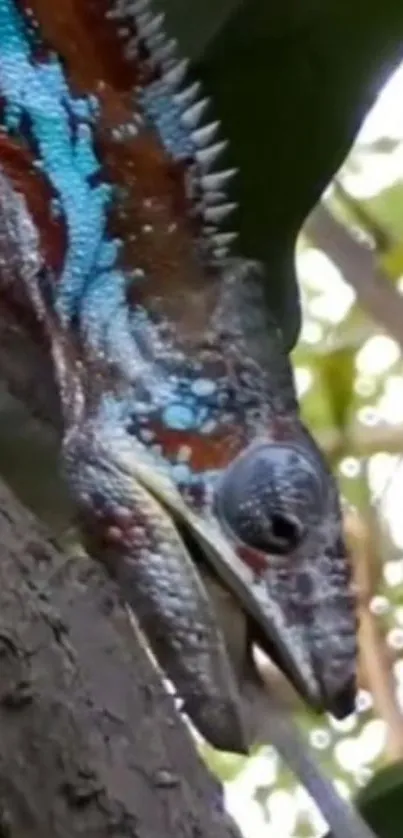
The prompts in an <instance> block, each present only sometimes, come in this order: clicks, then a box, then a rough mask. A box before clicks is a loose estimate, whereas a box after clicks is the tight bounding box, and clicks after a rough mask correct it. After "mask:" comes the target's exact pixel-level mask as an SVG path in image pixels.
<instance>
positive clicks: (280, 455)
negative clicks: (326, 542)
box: [215, 443, 325, 555]
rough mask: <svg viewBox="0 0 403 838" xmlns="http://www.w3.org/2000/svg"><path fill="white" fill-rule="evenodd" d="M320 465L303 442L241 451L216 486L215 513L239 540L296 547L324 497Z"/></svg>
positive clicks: (270, 547) (275, 548)
mask: <svg viewBox="0 0 403 838" xmlns="http://www.w3.org/2000/svg"><path fill="white" fill-rule="evenodd" d="M322 478H323V474H322V466H321V464H320V462H317V461H316V460H315V459H314V458H313V456H312V455H311V454H310V453H309V452H307V451H306V450H305V448H304V447H302V446H301V447H299V446H297V445H295V446H294V445H274V444H273V445H272V444H268V443H265V444H262V445H259V446H253V447H251V448H249V449H248V450H247V451H246V452H244V453H243V454H242V455H241V456H240V457H239V458H238V459H237V460H235V462H234V463H233V464H232V465H231V466H230V467H229V468H228V469H227V471H226V472H225V474H224V476H223V478H222V480H221V482H220V484H219V486H218V487H217V491H216V498H215V506H216V512H217V515H218V517H219V519H220V522H221V524H222V525H223V527H224V528H227V529H229V530H230V531H231V534H232V535H233V536H235V538H237V539H238V540H239V541H241V542H243V543H244V544H246V545H247V546H248V547H252V548H254V549H256V550H260V551H262V552H265V553H274V554H277V555H286V554H287V553H290V552H292V551H294V550H296V549H297V547H298V546H299V545H300V544H301V542H302V541H303V540H304V539H305V538H306V537H307V536H308V534H309V532H310V531H311V530H312V528H313V527H314V526H315V524H316V523H317V521H318V519H319V517H320V515H321V512H322V510H323V504H324V501H325V493H324V480H323V479H322Z"/></svg>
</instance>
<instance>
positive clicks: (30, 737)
mask: <svg viewBox="0 0 403 838" xmlns="http://www.w3.org/2000/svg"><path fill="white" fill-rule="evenodd" d="M0 532H1V543H2V556H1V562H0V671H1V678H0V834H1V835H7V836H8V838H59V836H60V838H62V836H63V838H66V836H69V838H74V836H76V835H77V836H80V837H81V836H82V835H83V834H85V835H86V836H88V838H91V836H94V838H95V836H96V838H102V836H105V838H107V836H108V838H110V836H112V835H116V836H119V838H123V836H127V838H130V836H133V838H134V836H136V838H150V836H155V835H164V836H171V835H175V838H177V836H189V838H190V836H192V838H194V836H195V835H198V836H199V837H200V838H207V836H208V837H209V838H212V836H216V837H217V838H230V836H232V838H234V836H237V835H238V833H237V831H236V829H235V827H234V825H233V824H232V822H230V819H229V818H228V816H227V815H225V814H224V813H223V812H222V810H221V798H220V791H219V785H218V784H217V783H216V781H214V780H213V778H212V777H210V776H209V774H208V772H207V769H206V768H205V767H204V766H203V764H202V762H201V760H200V759H199V758H198V757H197V754H196V752H195V748H194V746H193V744H192V740H191V737H190V735H189V734H188V732H187V730H186V728H185V727H184V725H183V724H182V723H181V721H180V719H179V717H178V715H177V713H176V711H175V708H174V705H173V700H172V698H171V697H170V696H169V695H168V694H166V692H165V691H164V690H163V688H162V686H161V683H160V679H159V677H158V674H157V672H156V671H155V669H154V666H153V665H152V663H151V661H150V659H149V657H148V656H147V654H146V652H145V651H144V648H143V646H142V644H141V642H140V639H139V637H137V636H136V635H135V634H134V633H133V630H132V629H131V626H130V622H129V619H128V615H127V612H126V610H125V608H124V606H123V605H122V603H121V602H120V600H119V596H118V593H117V589H116V586H115V585H114V583H113V582H112V581H111V580H110V579H109V578H107V577H106V576H105V574H104V573H103V571H102V568H100V567H98V566H97V565H96V563H95V562H92V561H90V560H87V559H85V558H83V557H76V558H74V560H70V561H69V560H68V559H66V557H63V556H62V555H61V554H60V553H58V551H57V550H56V549H55V545H54V544H52V543H51V541H50V540H49V539H48V538H46V537H45V536H44V534H43V532H42V531H41V529H40V527H39V525H38V524H37V523H35V521H34V520H33V518H32V517H31V516H30V515H28V513H27V512H26V511H25V510H24V509H23V508H22V507H21V505H20V504H19V503H18V502H17V501H16V500H15V499H14V498H13V496H12V495H11V493H10V492H9V491H8V489H6V488H5V487H4V485H3V484H1V483H0Z"/></svg>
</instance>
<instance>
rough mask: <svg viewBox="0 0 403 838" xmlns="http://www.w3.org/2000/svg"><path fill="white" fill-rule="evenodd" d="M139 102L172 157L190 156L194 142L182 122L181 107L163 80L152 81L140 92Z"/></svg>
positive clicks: (177, 158) (193, 148) (178, 158)
mask: <svg viewBox="0 0 403 838" xmlns="http://www.w3.org/2000/svg"><path fill="white" fill-rule="evenodd" d="M140 102H141V104H142V106H143V108H144V111H145V113H146V114H147V116H148V118H149V119H150V120H151V122H152V123H153V124H154V125H155V127H156V129H157V131H158V133H159V135H160V137H161V139H162V142H163V143H164V146H165V148H166V149H167V150H168V151H169V152H170V153H171V154H172V157H174V158H175V159H176V160H180V159H181V158H184V157H191V156H192V155H193V154H194V151H195V144H194V142H193V140H192V138H191V135H190V132H189V131H188V130H186V128H185V126H184V125H183V123H182V109H181V108H180V106H179V105H177V104H176V102H175V100H174V98H173V95H172V92H171V90H170V89H169V87H168V85H166V84H165V82H164V81H163V80H158V81H155V82H153V83H152V84H150V85H149V86H148V87H147V88H146V89H145V90H144V91H143V92H142V94H141V97H140Z"/></svg>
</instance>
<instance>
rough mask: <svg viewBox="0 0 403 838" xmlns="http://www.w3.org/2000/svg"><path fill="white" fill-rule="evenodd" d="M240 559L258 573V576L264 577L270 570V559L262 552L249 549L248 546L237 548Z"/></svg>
mask: <svg viewBox="0 0 403 838" xmlns="http://www.w3.org/2000/svg"><path fill="white" fill-rule="evenodd" d="M236 552H237V554H238V556H239V558H240V559H242V561H243V562H245V564H247V565H248V567H250V568H251V570H253V572H254V573H256V575H257V576H263V574H264V573H265V571H266V570H267V568H268V559H267V556H266V554H265V553H261V552H260V550H254V549H253V547H247V546H246V544H241V545H239V546H237V550H236Z"/></svg>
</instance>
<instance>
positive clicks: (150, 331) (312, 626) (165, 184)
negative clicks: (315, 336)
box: [0, 0, 358, 835]
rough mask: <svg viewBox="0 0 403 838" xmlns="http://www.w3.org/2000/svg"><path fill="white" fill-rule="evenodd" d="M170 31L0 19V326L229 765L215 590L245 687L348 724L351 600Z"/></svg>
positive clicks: (234, 746)
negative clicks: (28, 351)
mask: <svg viewBox="0 0 403 838" xmlns="http://www.w3.org/2000/svg"><path fill="white" fill-rule="evenodd" d="M162 26H163V19H162V16H154V15H153V14H152V12H151V10H150V5H149V0H135V2H132V0H57V2H53V1H52V0H0V114H1V117H0V118H1V124H0V255H1V259H0V290H1V298H0V306H1V309H2V312H3V315H4V313H5V312H6V313H7V316H9V317H10V318H11V320H12V322H13V323H15V328H16V329H20V330H21V329H22V330H24V332H25V333H28V332H29V334H30V335H31V336H32V338H33V341H34V342H35V343H36V344H37V345H39V344H40V345H41V346H43V347H44V349H45V353H46V354H47V355H48V356H49V357H51V359H52V363H53V366H54V374H55V379H56V382H57V385H58V389H59V393H60V401H61V411H62V416H63V439H62V444H61V457H62V464H63V469H64V473H65V475H66V479H67V480H68V483H69V486H70V489H71V492H72V496H73V498H74V500H75V502H76V504H77V508H78V509H79V513H80V519H81V522H82V525H83V530H84V532H85V533H86V534H87V539H88V542H89V543H90V545H91V552H92V554H93V555H95V556H96V557H97V558H100V559H101V560H102V561H104V562H106V564H107V565H108V567H109V568H110V570H111V572H112V573H113V575H114V576H115V577H116V578H117V580H118V581H119V583H120V585H121V586H122V590H123V591H124V594H125V597H126V599H127V601H128V603H129V604H130V606H131V607H132V609H133V611H134V614H135V616H136V618H137V620H138V622H139V625H140V627H141V629H142V630H143V632H144V634H145V636H146V637H147V640H148V642H149V644H150V647H151V649H152V651H153V653H154V655H155V657H156V659H157V661H158V662H159V664H160V666H161V667H162V669H163V671H164V672H165V673H166V675H167V676H168V677H169V679H170V680H171V681H172V682H173V683H174V685H175V687H176V689H177V692H178V693H179V695H180V696H181V697H182V699H183V705H184V710H185V711H186V712H187V713H188V714H189V716H190V718H191V719H192V721H193V723H194V724H195V726H196V727H197V728H198V729H199V730H200V732H201V733H202V734H203V735H204V736H205V737H206V738H207V739H208V740H209V741H210V742H211V743H212V744H213V745H215V746H216V747H218V748H222V749H226V750H235V751H244V750H247V749H248V747H249V744H250V741H249V738H248V733H247V731H246V729H245V724H244V720H243V718H242V707H241V702H240V699H239V690H240V687H239V672H237V671H236V668H235V667H233V666H232V664H231V661H230V657H229V654H228V652H227V647H226V643H225V639H224V634H223V632H222V630H221V627H220V619H219V617H220V615H219V613H217V611H216V610H215V609H214V605H213V603H212V599H211V597H210V594H209V587H208V577H209V575H211V576H212V577H214V579H215V580H218V581H219V582H220V584H221V585H223V587H224V588H225V589H226V590H227V591H228V595H229V596H231V597H232V598H233V599H234V601H235V602H236V603H237V604H238V607H241V608H242V610H243V613H244V615H245V625H246V637H245V660H244V663H245V667H246V668H247V667H248V666H250V665H251V655H250V649H251V646H252V644H253V643H255V644H257V645H258V646H260V647H261V648H262V649H263V650H264V651H266V652H267V653H268V654H269V655H270V656H271V658H272V659H273V660H274V661H276V662H277V664H278V665H279V666H280V668H281V669H282V670H283V671H284V673H285V674H286V675H287V676H288V678H289V679H290V680H291V682H292V683H293V684H294V686H295V687H296V689H297V690H298V692H299V693H300V694H301V696H302V697H303V698H304V699H305V700H306V701H307V703H308V704H309V705H310V706H311V707H312V708H315V709H317V710H318V711H322V710H327V711H329V712H331V713H333V714H334V715H336V716H340V717H342V716H344V715H346V714H348V713H350V712H351V711H352V710H353V707H354V698H355V689H356V688H355V664H356V617H355V602H354V597H353V594H352V592H351V587H350V567H349V561H348V556H347V552H346V548H345V545H344V542H343V536H342V524H341V513H340V507H339V500H338V493H337V489H336V485H335V483H334V481H333V478H332V476H331V474H330V473H329V471H328V469H327V467H326V465H325V463H324V460H323V458H322V455H321V454H320V452H319V450H318V448H317V446H316V444H315V443H314V441H313V439H312V438H311V436H310V434H309V432H308V431H307V429H306V428H305V427H304V426H303V424H302V422H301V419H300V417H299V411H298V404H297V401H296V397H295V392H294V386H293V378H292V372H291V368H290V364H289V361H288V358H287V356H286V353H285V352H284V350H283V345H282V338H281V333H280V330H279V328H278V326H277V325H276V323H275V321H274V319H273V318H272V317H271V314H270V312H268V311H267V306H266V305H265V303H264V282H265V276H264V273H263V271H262V269H261V267H260V266H259V265H257V264H255V263H253V262H250V261H247V260H244V259H241V258H237V257H236V256H234V255H233V254H232V252H231V245H232V241H233V238H234V236H233V234H231V233H228V232H226V231H225V230H223V229H220V227H221V225H222V224H225V223H226V220H227V216H228V215H229V213H230V212H231V210H232V209H233V205H232V204H231V203H228V201H227V199H226V196H225V190H226V186H227V183H228V182H229V181H230V179H231V177H232V175H233V174H234V172H233V171H232V170H225V169H224V170H220V169H218V168H217V161H218V158H219V157H220V155H221V154H222V152H223V151H224V149H225V143H224V142H222V141H220V140H219V139H217V132H218V124H217V123H210V124H208V123H206V124H203V123H202V118H203V115H204V112H205V110H206V109H207V107H208V101H207V100H205V99H201V98H200V91H199V85H198V84H197V83H189V82H188V81H187V80H186V75H187V64H186V62H184V61H180V60H178V58H177V49H176V43H175V42H174V41H170V40H168V39H167V38H166V36H165V35H164V33H163V29H162ZM206 580H207V582H206ZM345 834H346V835H347V832H346V833H345ZM357 834H358V833H357Z"/></svg>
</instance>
